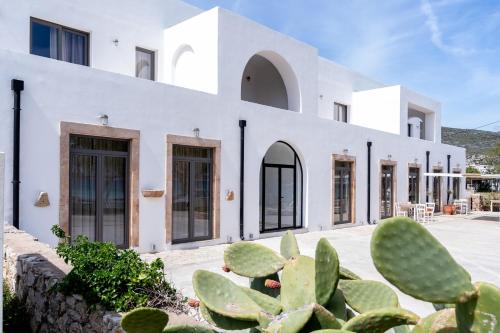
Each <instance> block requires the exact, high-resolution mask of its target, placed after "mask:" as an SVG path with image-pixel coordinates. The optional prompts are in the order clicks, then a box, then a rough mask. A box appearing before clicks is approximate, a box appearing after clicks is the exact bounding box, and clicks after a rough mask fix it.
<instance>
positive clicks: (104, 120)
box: [97, 114, 109, 126]
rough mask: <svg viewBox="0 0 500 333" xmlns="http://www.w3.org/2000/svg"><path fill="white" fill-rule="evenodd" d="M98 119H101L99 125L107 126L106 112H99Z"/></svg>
mask: <svg viewBox="0 0 500 333" xmlns="http://www.w3.org/2000/svg"><path fill="white" fill-rule="evenodd" d="M97 118H99V120H100V121H101V125H102V126H108V120H109V117H108V115H107V114H101V115H100V116H99V117H97Z"/></svg>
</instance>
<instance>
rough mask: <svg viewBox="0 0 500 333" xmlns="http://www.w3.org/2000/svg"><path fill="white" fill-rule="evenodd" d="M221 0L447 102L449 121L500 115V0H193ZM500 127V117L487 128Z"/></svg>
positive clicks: (465, 122)
mask: <svg viewBox="0 0 500 333" xmlns="http://www.w3.org/2000/svg"><path fill="white" fill-rule="evenodd" d="M187 2H189V3H191V4H193V5H195V6H197V7H200V8H203V9H210V8H212V7H214V6H221V7H224V8H227V9H230V10H232V11H235V12H237V13H239V14H241V15H243V16H246V17H249V18H251V19H253V20H255V21H257V22H260V23H262V24H264V25H266V26H268V27H271V28H272V29H274V30H277V31H280V32H283V33H285V34H288V35H291V36H293V37H294V38H296V39H299V40H301V41H304V42H306V43H308V44H311V45H313V46H315V47H317V48H318V49H319V53H320V55H322V56H323V57H326V58H329V59H332V60H333V61H335V62H338V63H340V64H343V65H345V66H347V67H349V68H352V69H354V70H356V71H359V72H361V73H363V74H366V75H368V76H370V77H373V78H375V79H377V80H379V81H382V82H384V83H387V84H402V85H404V86H407V87H409V88H411V89H414V90H416V91H418V92H421V93H424V94H426V95H429V96H431V97H433V98H435V99H437V100H439V101H441V102H442V111H443V116H442V122H443V125H445V126H452V127H460V128H475V127H478V126H481V125H484V124H486V123H488V122H494V121H497V120H500V1H499V0H398V1H393V0H378V1H376V0H187ZM483 129H486V130H494V131H500V123H497V124H494V125H491V126H488V127H484V128H483Z"/></svg>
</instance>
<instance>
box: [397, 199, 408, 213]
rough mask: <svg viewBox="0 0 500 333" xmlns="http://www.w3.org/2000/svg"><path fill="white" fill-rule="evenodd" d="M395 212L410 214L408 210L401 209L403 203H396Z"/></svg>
mask: <svg viewBox="0 0 500 333" xmlns="http://www.w3.org/2000/svg"><path fill="white" fill-rule="evenodd" d="M394 212H395V215H396V216H408V211H406V210H403V209H401V203H399V202H396V203H395V204H394Z"/></svg>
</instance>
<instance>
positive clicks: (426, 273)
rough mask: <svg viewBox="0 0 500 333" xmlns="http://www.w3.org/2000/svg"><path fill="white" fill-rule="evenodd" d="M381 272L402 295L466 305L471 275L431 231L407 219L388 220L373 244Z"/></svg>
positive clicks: (379, 230) (471, 288) (375, 262)
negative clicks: (464, 302) (464, 303)
mask: <svg viewBox="0 0 500 333" xmlns="http://www.w3.org/2000/svg"><path fill="white" fill-rule="evenodd" d="M371 254H372V258H373V262H374V264H375V267H376V268H377V270H378V271H379V272H380V273H381V274H382V275H383V276H384V277H385V278H386V279H387V280H388V281H389V282H391V283H392V284H394V285H395V286H396V287H398V288H399V289H400V290H401V291H402V292H404V293H406V294H408V295H410V296H413V297H415V298H417V299H420V300H424V301H428V302H435V303H457V302H461V301H462V302H463V301H466V300H467V299H468V298H470V297H471V294H473V293H474V288H473V286H472V284H471V282H470V275H469V274H468V273H467V271H465V269H464V268H463V267H462V266H460V265H459V264H458V263H457V262H456V261H455V260H454V259H453V258H452V257H451V255H450V253H449V252H448V251H447V250H446V248H445V247H444V246H443V245H441V243H439V241H438V240H437V239H436V238H434V236H432V235H431V233H430V232H429V231H427V229H425V228H424V227H423V226H421V225H420V224H418V223H415V222H414V221H413V220H411V219H409V218H405V217H396V218H391V219H387V220H385V221H384V222H382V223H381V224H379V225H378V226H377V228H376V229H375V231H374V232H373V236H372V240H371Z"/></svg>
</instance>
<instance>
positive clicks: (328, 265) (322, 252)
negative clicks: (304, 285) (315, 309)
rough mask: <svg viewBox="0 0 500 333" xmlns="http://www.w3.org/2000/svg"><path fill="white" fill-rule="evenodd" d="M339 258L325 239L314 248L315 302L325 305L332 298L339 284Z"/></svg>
mask: <svg viewBox="0 0 500 333" xmlns="http://www.w3.org/2000/svg"><path fill="white" fill-rule="evenodd" d="M339 266H340V264H339V257H338V255H337V251H335V249H334V248H333V246H331V245H330V242H328V240H327V239H326V238H321V239H320V240H319V242H318V245H317V246H316V261H315V292H316V301H317V302H318V303H319V304H321V305H325V304H326V303H328V301H329V300H330V298H331V297H332V296H333V293H334V292H335V289H337V284H338V282H339Z"/></svg>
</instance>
